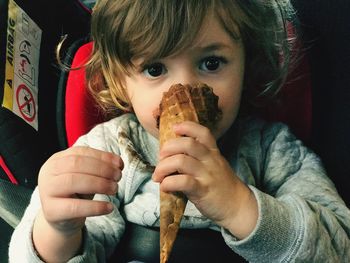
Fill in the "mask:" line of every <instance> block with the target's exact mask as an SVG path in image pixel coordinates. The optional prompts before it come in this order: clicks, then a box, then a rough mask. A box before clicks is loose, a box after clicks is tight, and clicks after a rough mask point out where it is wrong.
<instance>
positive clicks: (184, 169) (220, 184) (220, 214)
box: [153, 122, 257, 238]
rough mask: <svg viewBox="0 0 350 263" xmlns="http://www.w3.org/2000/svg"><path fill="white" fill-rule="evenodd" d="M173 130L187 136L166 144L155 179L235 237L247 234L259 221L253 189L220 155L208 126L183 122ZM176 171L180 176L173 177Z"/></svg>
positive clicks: (161, 185)
mask: <svg viewBox="0 0 350 263" xmlns="http://www.w3.org/2000/svg"><path fill="white" fill-rule="evenodd" d="M174 129H175V132H176V133H177V134H178V135H183V136H185V137H180V138H176V139H173V140H170V141H169V142H167V143H165V144H164V146H163V147H162V149H161V151H160V154H159V159H160V162H159V164H158V165H157V167H156V169H155V171H154V174H153V179H154V180H155V181H156V182H160V188H161V190H162V191H165V192H174V191H181V192H183V193H184V194H185V195H186V196H187V197H188V199H189V200H190V201H191V202H192V203H193V204H194V205H195V206H196V207H197V208H198V210H199V211H200V212H201V213H202V214H203V215H204V216H206V217H208V218H210V219H211V220H213V221H214V222H216V223H217V224H219V225H221V226H223V227H224V228H226V229H228V230H229V231H231V233H232V234H234V235H236V237H238V238H243V237H245V236H247V235H248V234H249V233H250V232H251V231H252V230H253V229H254V227H255V224H256V220H257V205H256V200H255V197H254V195H253V194H252V193H251V191H250V189H249V188H248V187H247V186H246V185H245V184H244V183H243V182H242V181H241V180H240V179H239V178H238V177H237V176H236V174H235V172H234V171H233V170H232V169H231V167H230V165H229V164H228V162H227V161H226V160H225V158H224V157H223V156H222V155H221V153H220V151H219V149H218V148H217V145H216V141H215V138H214V137H213V135H212V134H211V132H210V131H209V130H208V129H207V128H205V127H204V126H201V125H199V124H196V123H194V122H184V123H182V124H179V125H177V126H175V127H174ZM174 173H176V174H177V175H175V176H171V175H172V174H174ZM249 221H251V222H249ZM245 228H246V229H245Z"/></svg>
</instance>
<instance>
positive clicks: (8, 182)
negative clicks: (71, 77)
mask: <svg viewBox="0 0 350 263" xmlns="http://www.w3.org/2000/svg"><path fill="white" fill-rule="evenodd" d="M89 19H90V10H89V9H88V8H84V6H83V5H82V3H81V2H80V1H75V0H56V1H55V0H51V1H45V0H31V1H24V0H0V262H7V247H8V242H9V239H10V236H11V233H12V231H13V228H14V227H15V226H16V225H17V224H18V222H19V220H20V218H21V216H22V214H23V212H24V209H25V207H26V206H27V205H28V202H29V198H30V196H31V193H32V190H33V189H34V187H35V186H36V184H37V175H38V172H39V169H40V167H41V165H42V164H43V162H44V161H45V160H46V159H47V158H48V157H49V156H50V155H52V154H53V153H54V152H56V151H58V150H59V149H60V147H59V143H58V133H57V128H56V119H55V116H56V98H57V86H58V85H57V84H58V80H59V75H60V69H59V68H58V67H57V63H56V61H55V54H54V53H55V47H56V45H57V43H58V42H59V41H60V39H61V36H62V35H63V34H68V35H69V38H68V41H67V43H70V42H71V41H72V40H76V39H78V38H81V37H83V36H88V32H89Z"/></svg>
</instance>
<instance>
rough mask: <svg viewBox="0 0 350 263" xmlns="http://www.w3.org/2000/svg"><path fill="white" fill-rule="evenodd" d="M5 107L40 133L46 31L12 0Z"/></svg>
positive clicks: (8, 26) (8, 30) (7, 47)
mask: <svg viewBox="0 0 350 263" xmlns="http://www.w3.org/2000/svg"><path fill="white" fill-rule="evenodd" d="M8 10H9V11H8V12H9V14H8V23H7V45H6V67H5V83H4V98H3V102H2V106H3V107H5V108H7V109H9V110H10V111H12V112H13V113H15V114H16V115H18V116H19V117H21V118H22V119H23V120H24V121H26V122H27V123H28V124H30V125H31V126H32V127H33V128H34V129H36V130H38V75H39V57H40V43H41V34H42V31H41V29H40V28H39V27H38V25H37V24H36V23H35V22H34V21H33V20H32V19H31V18H30V17H29V16H28V15H27V14H26V13H25V12H24V11H23V10H22V9H21V8H20V7H19V6H18V5H17V4H16V3H15V2H14V1H13V0H9V9H8Z"/></svg>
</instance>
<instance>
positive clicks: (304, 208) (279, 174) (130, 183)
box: [9, 114, 350, 263]
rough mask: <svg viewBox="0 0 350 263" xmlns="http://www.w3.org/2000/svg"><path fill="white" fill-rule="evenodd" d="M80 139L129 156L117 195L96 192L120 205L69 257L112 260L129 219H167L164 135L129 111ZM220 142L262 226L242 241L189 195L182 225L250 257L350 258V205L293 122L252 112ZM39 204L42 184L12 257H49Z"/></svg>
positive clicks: (90, 224) (88, 230)
mask: <svg viewBox="0 0 350 263" xmlns="http://www.w3.org/2000/svg"><path fill="white" fill-rule="evenodd" d="M75 145H80V146H89V147H92V148H96V149H100V150H104V151H108V152H113V153H116V154H118V155H120V156H121V157H122V159H123V161H124V165H125V168H124V170H123V175H122V179H121V181H120V182H119V190H118V194H117V196H106V195H95V199H99V200H109V201H111V202H113V204H114V205H115V207H116V208H117V209H115V210H114V211H113V212H112V213H111V214H109V215H106V216H98V217H90V218H87V220H86V227H85V228H84V239H83V248H82V254H80V255H77V256H76V257H74V258H72V259H71V260H70V261H69V262H105V260H106V258H108V256H109V255H110V254H111V253H112V252H113V250H114V248H115V247H116V245H117V244H118V241H119V240H120V238H121V236H122V235H123V232H124V229H125V221H124V220H128V221H130V222H133V223H137V224H141V225H146V226H159V185H158V184H157V183H154V182H153V181H152V180H151V175H152V172H153V170H154V167H155V165H156V164H157V155H158V147H159V145H158V141H157V140H156V139H155V138H153V137H152V136H151V135H149V134H148V133H147V132H146V131H145V130H144V129H143V128H142V126H141V125H140V124H139V123H138V121H137V119H136V117H135V116H134V115H132V114H125V115H123V116H121V117H118V118H115V119H112V120H111V121H109V122H105V123H102V124H99V125H97V126H96V127H95V128H94V129H92V130H91V131H90V132H89V133H88V134H86V135H84V136H82V137H80V138H79V140H78V141H77V142H76V144H75ZM219 145H222V147H221V149H222V153H223V154H224V156H225V157H226V158H227V160H228V161H229V162H230V164H231V166H232V168H233V169H234V170H235V171H236V173H237V175H238V176H239V177H240V178H241V179H242V180H243V181H244V182H245V183H246V184H247V185H248V186H249V187H250V189H251V190H252V191H253V193H254V194H255V197H256V199H257V201H258V208H259V217H258V222H257V225H256V227H255V229H254V230H253V232H252V233H251V234H250V235H249V236H248V237H246V238H245V239H243V240H237V239H236V238H235V237H234V236H232V235H231V234H230V233H229V232H228V231H226V230H225V229H223V228H220V227H219V226H217V225H216V224H215V223H213V222H212V221H211V220H209V219H208V218H205V217H204V216H203V215H202V214H201V213H200V212H199V211H198V210H197V208H196V207H195V206H194V205H193V204H192V203H191V202H189V203H188V205H187V207H186V210H185V216H184V218H183V220H182V222H181V227H183V228H211V229H213V230H214V231H220V232H221V234H222V237H223V239H224V240H225V242H226V244H227V246H229V247H230V248H231V249H232V250H234V251H235V252H236V253H238V254H240V255H241V256H242V257H244V258H245V259H246V260H248V261H250V262H259V263H263V262H269V263H271V262H350V240H349V237H350V210H349V209H348V208H347V207H346V205H345V204H344V202H343V201H342V200H341V198H340V197H339V195H338V194H337V191H336V189H335V187H334V185H333V183H332V182H331V181H330V180H329V178H328V177H327V176H326V174H325V171H324V169H323V167H322V164H321V161H320V159H319V158H318V157H317V156H316V155H315V154H314V153H313V152H312V151H310V150H309V149H307V148H306V147H304V146H303V145H302V143H301V142H300V141H299V140H297V139H296V138H295V137H294V136H293V135H292V134H291V133H290V131H289V130H288V128H287V126H285V125H283V124H280V123H277V124H267V123H265V122H263V121H260V120H256V119H251V118H249V119H246V120H242V121H237V123H236V124H235V125H234V126H233V127H232V128H231V130H230V131H229V132H228V133H227V134H226V135H225V136H224V138H222V139H221V140H220V141H219ZM227 201H228V202H229V200H227ZM39 209H40V199H39V194H38V189H36V190H35V191H34V193H33V195H32V199H31V202H30V204H29V206H28V208H27V209H26V211H25V214H24V216H23V218H22V220H21V222H20V223H19V225H18V226H17V227H16V229H15V231H14V234H13V236H12V239H11V242H10V248H9V258H10V262H13V263H17V262H21V263H25V262H33V263H34V262H42V261H41V260H40V259H39V257H38V256H37V254H36V252H35V250H34V248H33V243H32V228H33V222H34V219H35V216H36V215H37V213H38V210H39ZM119 211H123V214H124V215H125V218H124V217H122V216H121V213H120V212H119ZM19 251H21V253H19Z"/></svg>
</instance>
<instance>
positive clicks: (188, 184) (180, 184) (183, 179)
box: [160, 174, 199, 195]
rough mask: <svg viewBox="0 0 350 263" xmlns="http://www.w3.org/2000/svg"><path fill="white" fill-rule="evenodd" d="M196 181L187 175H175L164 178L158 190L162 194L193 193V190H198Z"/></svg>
mask: <svg viewBox="0 0 350 263" xmlns="http://www.w3.org/2000/svg"><path fill="white" fill-rule="evenodd" d="M198 188H199V186H198V181H197V180H196V179H195V178H194V177H193V176H190V175H187V174H177V175H171V176H168V177H166V178H165V179H164V180H163V182H162V183H161V184H160V190H161V191H164V192H183V193H184V194H185V195H187V193H193V192H194V191H193V189H196V191H197V190H198Z"/></svg>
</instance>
